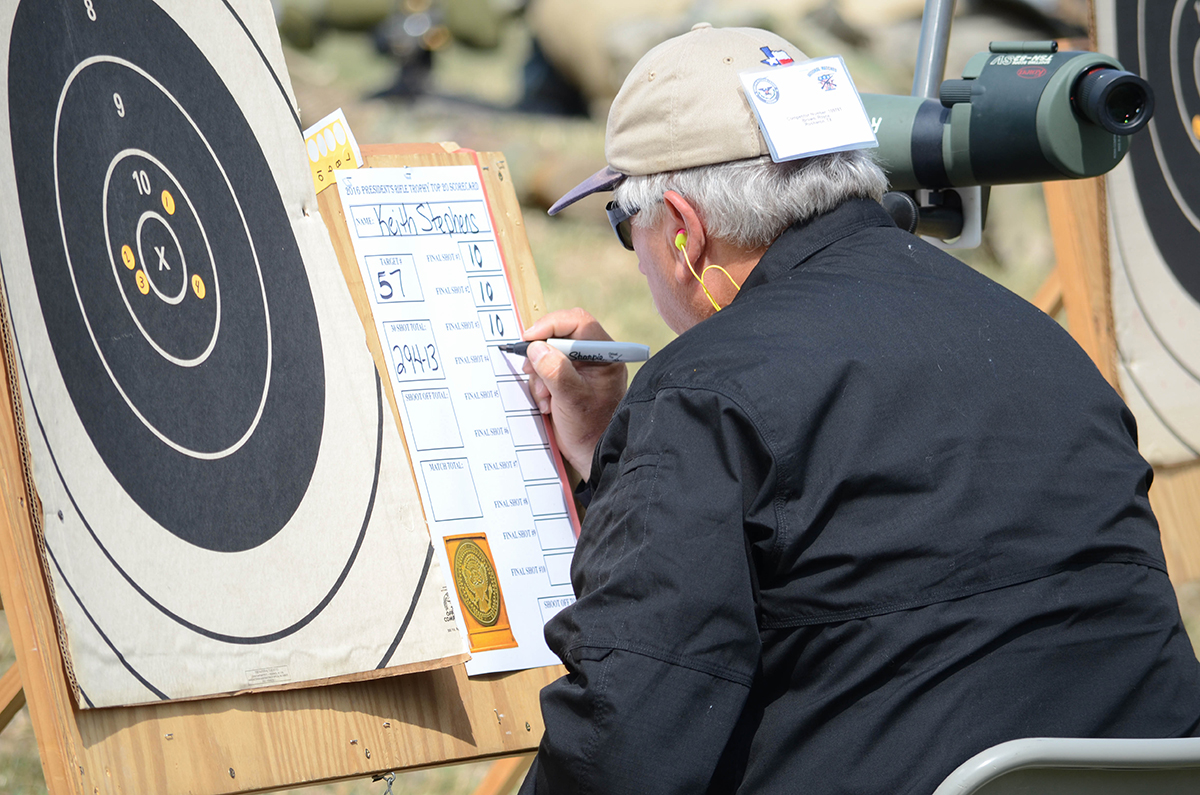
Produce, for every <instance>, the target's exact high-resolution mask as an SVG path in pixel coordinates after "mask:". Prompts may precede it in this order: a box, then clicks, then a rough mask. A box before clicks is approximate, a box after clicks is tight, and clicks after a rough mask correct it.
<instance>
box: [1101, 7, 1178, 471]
mask: <svg viewBox="0 0 1200 795" xmlns="http://www.w3.org/2000/svg"><path fill="white" fill-rule="evenodd" d="M1096 22H1097V33H1098V40H1099V45H1100V49H1101V50H1102V51H1104V52H1106V53H1109V54H1112V55H1114V56H1116V58H1117V59H1118V60H1119V61H1121V63H1122V64H1123V65H1124V66H1125V68H1126V69H1129V70H1130V71H1133V72H1136V73H1137V74H1139V75H1141V76H1142V77H1143V78H1145V79H1146V80H1148V81H1149V82H1150V85H1151V86H1152V87H1153V89H1154V94H1155V112H1154V118H1153V119H1152V120H1151V121H1150V123H1149V126H1148V127H1147V129H1146V130H1144V131H1143V132H1141V133H1140V134H1138V135H1135V136H1134V137H1133V141H1132V146H1131V148H1130V152H1129V155H1128V156H1127V157H1126V158H1125V160H1124V161H1123V162H1122V163H1121V164H1120V165H1119V166H1118V167H1117V168H1116V169H1115V170H1114V171H1113V172H1112V173H1111V174H1110V175H1109V176H1108V178H1107V179H1108V188H1109V190H1108V224H1109V258H1110V261H1111V265H1112V302H1113V320H1114V324H1115V328H1116V335H1117V352H1118V362H1117V365H1118V377H1119V381H1120V387H1121V391H1122V394H1123V395H1124V397H1125V400H1126V402H1127V403H1128V404H1129V406H1130V408H1131V409H1132V410H1133V412H1134V414H1135V416H1136V417H1137V421H1138V430H1139V436H1140V439H1139V442H1140V447H1141V450H1142V453H1143V454H1144V455H1145V456H1146V457H1147V458H1148V459H1149V460H1150V462H1151V463H1153V464H1156V465H1168V464H1179V463H1183V462H1186V461H1190V460H1193V459H1195V458H1197V457H1198V456H1200V344H1198V343H1197V340H1200V258H1198V257H1197V252H1200V182H1198V181H1197V180H1196V174H1197V173H1200V12H1198V11H1197V7H1196V4H1195V3H1194V2H1192V1H1191V0H1172V1H1171V2H1147V1H1146V0H1098V1H1097V2H1096Z"/></svg>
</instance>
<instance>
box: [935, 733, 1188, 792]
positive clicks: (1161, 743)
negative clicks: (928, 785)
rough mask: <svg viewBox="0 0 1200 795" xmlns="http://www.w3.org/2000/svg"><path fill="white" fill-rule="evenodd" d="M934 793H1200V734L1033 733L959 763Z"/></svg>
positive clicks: (993, 747) (995, 746)
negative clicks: (1122, 737)
mask: <svg viewBox="0 0 1200 795" xmlns="http://www.w3.org/2000/svg"><path fill="white" fill-rule="evenodd" d="M933 795H1200V737H1186V738H1180V739H1166V740H1112V739H1078V738H1064V737H1030V738H1026V739H1023V740H1010V741H1009V742H1006V743H1000V744H999V745H994V746H992V747H991V748H989V749H987V750H986V751H982V752H981V753H978V754H976V755H975V756H973V757H971V758H970V759H968V760H967V761H966V762H963V763H962V764H961V765H959V766H958V769H957V770H955V771H954V772H953V773H951V774H950V775H949V776H947V777H946V780H945V781H943V782H942V783H941V785H940V786H939V787H938V788H937V789H936V790H934V793H933Z"/></svg>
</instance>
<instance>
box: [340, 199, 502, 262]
mask: <svg viewBox="0 0 1200 795" xmlns="http://www.w3.org/2000/svg"><path fill="white" fill-rule="evenodd" d="M350 215H351V217H352V218H353V219H354V229H355V231H356V232H357V233H358V236H359V237H417V236H420V235H478V234H480V233H482V232H490V231H491V225H490V224H489V222H488V213H487V207H486V206H485V205H484V203H483V202H480V201H457V202H416V203H412V204H409V203H407V202H405V203H402V204H360V205H355V206H353V207H351V208H350ZM437 256H439V259H453V258H452V257H446V256H444V255H437Z"/></svg>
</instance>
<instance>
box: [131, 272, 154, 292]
mask: <svg viewBox="0 0 1200 795" xmlns="http://www.w3.org/2000/svg"><path fill="white" fill-rule="evenodd" d="M133 280H134V281H135V282H137V288H138V292H139V293H141V294H142V295H147V294H149V292H150V280H149V279H147V278H146V274H145V272H144V271H138V272H137V273H135V274H134V275H133Z"/></svg>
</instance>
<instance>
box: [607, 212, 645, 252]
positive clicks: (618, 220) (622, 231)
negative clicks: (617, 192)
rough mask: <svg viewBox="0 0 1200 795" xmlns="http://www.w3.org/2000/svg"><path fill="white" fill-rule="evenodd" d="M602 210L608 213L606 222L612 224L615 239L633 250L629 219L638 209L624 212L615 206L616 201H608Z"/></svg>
mask: <svg viewBox="0 0 1200 795" xmlns="http://www.w3.org/2000/svg"><path fill="white" fill-rule="evenodd" d="M604 211H605V212H606V213H608V222H609V223H610V224H612V228H613V231H614V232H616V233H617V240H620V241H621V245H622V246H624V247H625V248H627V249H629V250H630V251H633V229H632V226H631V224H630V220H631V219H632V218H633V216H635V215H637V214H638V212H639V210H637V209H635V210H631V211H630V212H625V211H624V210H622V209H621V208H620V207H618V206H617V203H616V202H609V203H608V204H607V205H605V207H604Z"/></svg>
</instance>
